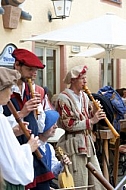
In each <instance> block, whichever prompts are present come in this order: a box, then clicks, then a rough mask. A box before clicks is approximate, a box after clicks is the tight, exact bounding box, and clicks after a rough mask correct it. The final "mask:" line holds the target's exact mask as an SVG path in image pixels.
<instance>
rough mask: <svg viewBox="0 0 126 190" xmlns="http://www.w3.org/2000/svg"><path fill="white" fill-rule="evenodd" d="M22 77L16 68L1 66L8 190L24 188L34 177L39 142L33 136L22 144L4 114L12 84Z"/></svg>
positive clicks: (0, 129)
mask: <svg viewBox="0 0 126 190" xmlns="http://www.w3.org/2000/svg"><path fill="white" fill-rule="evenodd" d="M19 78H20V74H19V72H18V71H16V70H12V69H7V68H4V67H0V170H1V172H2V176H3V179H4V181H5V184H6V187H5V188H6V190H9V189H15V190H16V189H18V190H23V189H24V186H25V185H27V184H28V183H30V182H32V181H33V179H34V169H33V156H32V152H34V151H35V150H36V149H37V148H38V146H39V145H40V144H39V140H38V137H37V136H36V137H35V138H34V135H32V136H31V138H30V140H29V141H28V142H27V144H24V145H20V144H19V142H18V141H17V138H16V136H15V134H14V133H13V130H12V128H11V126H10V124H9V122H8V120H7V118H6V117H5V116H4V115H3V108H2V105H6V104H7V102H8V101H9V100H10V95H11V86H12V85H13V84H15V83H16V82H17V81H18V79H19Z"/></svg>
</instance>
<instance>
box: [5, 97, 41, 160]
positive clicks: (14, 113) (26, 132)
mask: <svg viewBox="0 0 126 190" xmlns="http://www.w3.org/2000/svg"><path fill="white" fill-rule="evenodd" d="M7 107H8V108H9V110H10V111H11V113H12V114H13V115H14V117H15V119H16V121H17V123H18V124H19V126H20V128H21V129H22V131H23V133H24V135H25V136H26V138H27V139H28V140H29V139H30V134H29V132H28V131H27V129H26V127H25V125H24V123H23V122H22V121H21V118H20V117H19V115H18V113H17V111H16V109H15V107H14V105H13V103H12V102H11V100H10V101H9V102H8V103H7ZM35 155H36V156H37V158H38V159H39V160H41V158H42V154H41V153H40V151H39V150H38V149H37V150H36V151H35Z"/></svg>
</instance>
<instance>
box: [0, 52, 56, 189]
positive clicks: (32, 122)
mask: <svg viewBox="0 0 126 190" xmlns="http://www.w3.org/2000/svg"><path fill="white" fill-rule="evenodd" d="M12 56H13V57H14V58H15V63H14V68H15V69H16V70H18V71H19V72H20V74H21V79H19V81H18V85H17V86H16V85H14V86H13V87H12V91H13V94H12V95H11V101H12V103H13V104H14V106H15V108H16V110H17V111H18V115H19V117H20V118H21V119H22V120H23V121H26V122H29V126H28V128H29V129H30V130H31V131H32V133H33V134H34V135H35V136H36V135H38V126H39V128H41V131H43V128H44V123H43V108H42V105H41V98H40V94H39V93H37V92H35V93H34V92H30V88H29V85H28V83H27V79H29V78H30V79H31V78H32V76H33V75H34V73H35V72H36V71H37V70H38V69H44V67H45V66H44V65H43V63H42V62H41V61H40V60H39V59H38V57H37V56H36V55H35V54H33V53H32V52H30V51H28V50H26V49H15V50H14V51H13V53H12ZM31 90H32V89H31ZM31 95H32V96H33V97H31ZM3 108H4V114H5V115H6V116H10V117H8V120H9V122H10V123H11V126H12V127H13V126H15V119H14V117H13V116H12V115H11V112H10V111H9V109H8V108H7V106H4V107H3ZM37 110H39V116H38V117H37V119H36V116H35V113H36V111H37ZM18 140H19V142H20V143H21V144H24V143H26V142H27V139H26V138H25V136H24V135H21V136H19V137H18ZM26 169H27V168H26ZM53 178H54V176H53V174H52V172H51V171H50V170H49V169H48V168H47V167H46V165H45V164H44V163H43V162H42V161H40V160H38V159H37V158H36V156H34V181H33V183H30V184H29V185H27V187H26V189H33V190H39V189H41V190H49V189H50V187H49V183H50V180H51V179H53Z"/></svg>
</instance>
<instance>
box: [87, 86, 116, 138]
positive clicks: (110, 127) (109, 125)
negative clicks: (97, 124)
mask: <svg viewBox="0 0 126 190" xmlns="http://www.w3.org/2000/svg"><path fill="white" fill-rule="evenodd" d="M84 91H85V92H86V93H87V95H88V96H89V98H90V99H91V100H92V102H93V103H94V105H95V107H96V108H97V109H98V110H99V109H101V108H100V107H99V105H98V103H97V102H96V101H95V99H94V97H93V95H92V94H91V92H90V90H89V89H88V87H87V86H84ZM104 120H105V122H106V124H107V125H108V127H109V129H110V130H111V131H112V133H113V135H114V136H115V138H116V139H117V138H119V137H120V135H119V134H118V132H117V131H116V130H115V128H114V127H113V126H112V124H111V123H110V121H109V120H108V119H107V117H106V118H105V119H104Z"/></svg>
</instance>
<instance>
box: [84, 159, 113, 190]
mask: <svg viewBox="0 0 126 190" xmlns="http://www.w3.org/2000/svg"><path fill="white" fill-rule="evenodd" d="M86 167H87V168H88V169H89V171H90V172H91V173H92V174H93V175H94V176H95V177H96V178H97V179H98V180H99V181H100V182H101V184H102V185H103V186H104V187H105V188H106V189H107V190H114V187H113V186H112V185H111V184H110V183H109V182H108V181H107V179H106V178H105V177H104V176H103V175H102V174H100V173H99V172H98V171H97V170H96V168H95V167H94V166H93V164H92V163H91V162H88V163H87V164H86Z"/></svg>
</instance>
